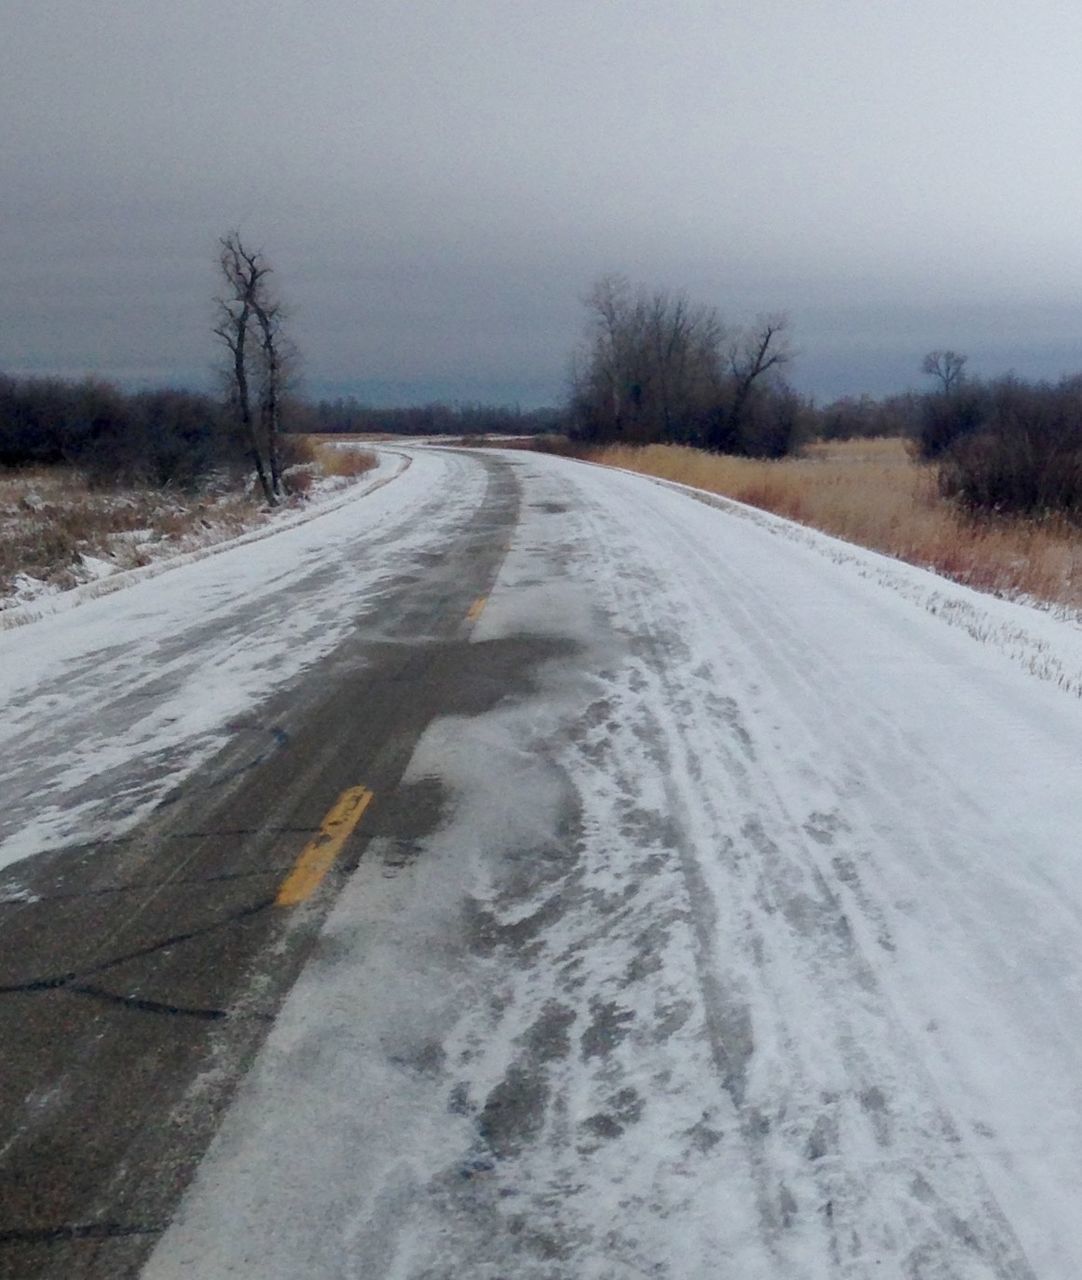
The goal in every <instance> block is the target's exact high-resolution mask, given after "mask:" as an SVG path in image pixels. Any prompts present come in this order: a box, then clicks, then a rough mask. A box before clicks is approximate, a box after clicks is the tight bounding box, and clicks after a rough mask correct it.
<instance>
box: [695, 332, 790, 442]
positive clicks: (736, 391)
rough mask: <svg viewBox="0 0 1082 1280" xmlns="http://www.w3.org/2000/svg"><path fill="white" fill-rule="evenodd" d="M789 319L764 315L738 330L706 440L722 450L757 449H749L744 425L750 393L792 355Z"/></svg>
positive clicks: (750, 397) (730, 350)
mask: <svg viewBox="0 0 1082 1280" xmlns="http://www.w3.org/2000/svg"><path fill="white" fill-rule="evenodd" d="M788 329H789V321H788V319H787V318H786V317H785V316H784V315H770V316H764V317H762V318H760V319H759V320H758V321H756V323H755V325H754V326H753V327H752V328H750V329H748V330H745V331H744V332H743V333H739V334H738V335H737V336H736V338H735V339H734V340H733V342H732V345H731V346H730V348H729V354H728V366H729V377H728V383H729V387H728V393H727V395H726V396H725V397H724V398H723V400H722V402H721V403H720V404H719V406H718V409H717V412H716V413H715V415H714V419H713V422H712V424H711V429H710V432H709V434H708V438H707V443H708V445H709V446H710V448H712V449H717V450H720V451H721V452H723V453H728V452H734V453H745V452H752V453H755V452H758V450H757V449H754V448H752V449H749V447H748V445H749V442H748V441H747V440H746V439H745V437H746V435H747V431H746V426H747V418H748V412H749V407H750V406H751V402H752V395H753V393H755V391H756V388H757V387H758V386H759V385H761V384H762V382H764V381H765V380H766V376H767V375H768V374H770V373H771V372H772V371H776V370H778V369H780V368H781V366H782V365H785V364H788V363H789V361H790V360H792V358H793V352H792V348H791V347H790V345H789V334H788Z"/></svg>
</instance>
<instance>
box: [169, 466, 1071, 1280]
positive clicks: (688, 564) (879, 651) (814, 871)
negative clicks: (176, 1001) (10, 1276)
mask: <svg viewBox="0 0 1082 1280" xmlns="http://www.w3.org/2000/svg"><path fill="white" fill-rule="evenodd" d="M509 465H513V466H515V467H516V468H517V470H518V474H519V476H520V479H521V480H522V482H523V489H524V504H523V510H524V519H523V522H522V524H521V526H520V528H519V532H518V535H517V537H516V540H515V542H514V545H513V546H512V548H511V551H510V554H509V555H508V557H507V560H506V562H505V564H504V568H503V570H502V572H501V575H500V578H499V581H498V583H497V586H496V589H495V590H494V592H493V594H492V597H491V599H490V601H489V604H488V607H487V608H486V610H485V612H484V614H483V615H482V617H481V620H480V622H479V624H478V626H477V628H476V630H475V631H474V634H473V640H474V643H475V644H477V645H481V646H483V645H486V644H493V645H495V644H501V643H507V642H508V641H517V642H521V643H522V645H523V646H524V649H523V652H524V655H529V654H531V653H532V655H533V656H532V658H528V656H524V662H526V663H527V665H528V668H529V669H528V671H526V672H525V673H524V675H525V677H526V678H524V680H523V682H522V689H523V690H524V691H522V692H518V693H515V694H514V695H513V696H509V697H508V698H507V699H505V701H504V702H503V703H502V704H500V705H499V706H498V707H497V708H496V709H495V710H492V711H489V712H487V713H485V714H484V715H479V716H473V717H461V718H455V719H447V720H441V721H438V722H436V723H435V724H433V725H432V726H431V728H430V729H429V731H428V733H427V734H426V735H425V737H424V738H423V739H422V742H421V743H420V745H419V747H418V750H417V752H416V754H415V756H414V759H413V761H412V763H411V766H410V773H409V777H408V780H407V781H408V783H409V784H412V785H416V786H419V787H432V786H436V785H438V786H439V787H441V788H442V789H443V794H444V798H445V804H444V809H443V817H442V820H441V822H440V824H439V827H438V829H437V830H435V831H434V832H432V833H431V834H429V835H427V836H425V837H422V838H420V839H418V840H416V841H410V842H405V843H404V842H402V841H398V840H394V839H391V838H381V839H378V840H375V841H373V843H372V845H371V846H370V848H369V850H368V852H367V854H366V856H365V858H364V860H363V861H362V863H361V866H360V868H359V870H358V872H357V873H356V875H355V876H354V877H353V879H352V881H351V882H350V884H349V885H348V886H347V888H346V889H345V891H344V892H343V894H342V896H341V898H340V899H339V901H338V903H337V905H336V907H335V909H334V911H333V912H332V914H331V916H330V918H329V920H328V922H327V925H326V927H325V930H324V934H323V937H322V939H321V943H320V947H319V949H318V952H317V956H316V959H315V961H314V962H313V963H312V964H311V965H310V966H309V968H308V969H307V970H306V972H305V973H304V975H303V976H302V978H301V981H300V982H299V984H298V985H297V987H296V988H295V990H294V992H293V993H292V995H291V996H290V998H289V1000H288V1001H287V1003H286V1006H285V1008H284V1010H283V1012H282V1014H281V1016H280V1018H279V1020H278V1022H277V1023H276V1025H275V1027H274V1029H273V1031H272V1033H271V1035H270V1038H269V1039H268V1041H267V1043H266V1045H265V1047H264V1049H263V1051H262V1053H261V1054H260V1056H259V1058H258V1059H257V1062H256V1064H255V1066H254V1068H253V1070H252V1072H251V1074H250V1075H249V1077H248V1079H247V1080H246V1082H245V1084H244V1086H243V1087H242V1089H241V1092H240V1095H239V1098H238V1101H237V1103H236V1104H235V1105H234V1108H233V1110H232V1111H231V1113H230V1114H229V1116H228V1117H227V1119H226V1122H225V1124H224V1126H223V1128H222V1130H221V1132H220V1133H219V1136H218V1138H217V1140H216V1141H215V1144H214V1145H213V1147H212V1148H211V1152H210V1154H209V1156H208V1158H207V1159H206V1160H205V1161H204V1164H203V1166H202V1168H201V1170H200V1173H199V1174H198V1176H197V1179H196V1182H195V1184H194V1185H193V1188H192V1190H191V1192H190V1194H189V1195H188V1197H187V1198H186V1200H185V1202H184V1204H183V1206H182V1209H181V1212H180V1214H179V1217H178V1219H177V1221H176V1222H175V1224H174V1226H173V1227H172V1229H171V1230H170V1231H169V1232H168V1233H167V1234H166V1236H165V1237H164V1238H163V1240H162V1242H161V1244H160V1245H159V1247H158V1249H157V1251H156V1253H155V1254H154V1257H153V1259H152V1261H151V1263H150V1265H149V1267H148V1269H147V1272H146V1275H147V1276H148V1277H149V1280H175V1278H177V1277H180V1276H192V1275H230V1276H238V1277H257V1276H258V1277H261V1278H262V1277H283V1278H284V1277H294V1276H297V1275H304V1276H306V1277H332V1276H333V1277H341V1276H360V1275H366V1276H367V1275H372V1276H380V1277H388V1278H394V1280H436V1278H439V1280H451V1278H452V1277H459V1276H464V1275H470V1276H478V1277H490V1278H492V1280H496V1278H497V1277H512V1276H513V1277H516V1280H518V1278H519V1277H523V1278H526V1280H567V1278H568V1277H575V1278H576V1280H580V1278H581V1280H603V1278H605V1280H607V1278H609V1277H612V1278H620V1280H622V1278H623V1277H638V1276H652V1277H659V1278H669V1280H699V1278H700V1277H702V1278H703V1280H705V1278H706V1277H710V1278H713V1277H716V1276H734V1277H740V1280H766V1278H767V1277H769V1278H770V1280H826V1278H827V1277H830V1278H832V1280H836V1278H837V1277H844V1278H847V1280H856V1278H857V1277H860V1278H861V1280H863V1278H864V1277H873V1276H874V1277H891V1278H895V1277H897V1278H901V1277H913V1278H916V1277H922V1278H929V1280H931V1278H937V1280H992V1278H996V1280H1021V1278H1023V1277H1025V1278H1026V1280H1035V1278H1036V1277H1040V1280H1075V1277H1077V1275H1078V1274H1079V1272H1080V1270H1082V1222H1080V1220H1079V1217H1078V1214H1077V1206H1076V1203H1075V1200H1076V1196H1075V1188H1076V1187H1077V1185H1078V1181H1079V1177H1080V1175H1082V1083H1080V1082H1082V1036H1080V1035H1079V1033H1078V1018H1077V1001H1078V992H1079V991H1080V990H1082V953H1080V950H1079V947H1078V935H1079V927H1080V925H1082V855H1080V854H1079V850H1078V842H1077V831H1078V827H1079V817H1080V805H1079V789H1078V781H1077V744H1078V741H1079V739H1080V731H1082V703H1080V702H1079V700H1078V698H1076V697H1074V696H1072V695H1069V694H1068V693H1066V692H1064V690H1063V689H1062V688H1057V687H1056V682H1055V681H1050V680H1047V679H1041V678H1035V676H1041V675H1043V674H1045V673H1044V672H1042V671H1037V670H1035V669H1031V668H1030V665H1029V664H1027V663H1026V662H1024V661H1022V662H1020V661H1019V656H1018V651H1017V648H1016V647H1015V646H1014V645H1013V641H1012V643H1008V644H1005V645H1001V644H1000V640H1001V639H1002V637H1003V636H1004V635H1007V634H1008V632H1009V634H1010V635H1012V636H1014V635H1015V633H1017V635H1021V636H1025V637H1031V638H1032V639H1033V640H1034V642H1035V643H1036V642H1039V643H1040V644H1041V645H1043V646H1044V651H1045V652H1047V653H1049V654H1051V655H1053V656H1054V657H1055V658H1056V660H1057V661H1059V662H1060V663H1061V664H1062V667H1063V669H1064V670H1070V671H1077V670H1078V669H1079V667H1080V666H1082V663H1080V662H1079V658H1080V653H1082V647H1080V644H1079V637H1078V633H1077V630H1076V629H1075V628H1073V627H1072V626H1070V625H1068V624H1066V623H1063V622H1057V621H1056V620H1055V619H1053V618H1050V617H1048V616H1046V615H1040V614H1037V613H1035V612H1034V611H1031V610H1026V609H1024V608H1022V607H1020V606H1017V605H1008V604H1004V603H1002V602H996V601H983V600H982V599H981V597H979V596H977V595H976V594H975V593H973V592H969V591H966V590H965V589H964V588H960V587H953V586H951V585H949V584H945V583H942V582H940V581H939V580H936V579H934V578H932V577H931V576H930V575H927V574H922V573H921V572H920V571H919V570H913V569H908V568H906V567H904V566H898V565H896V564H895V563H894V562H891V561H888V560H886V559H885V558H883V557H875V558H872V559H869V560H867V561H865V560H863V558H862V557H861V558H859V563H858V562H857V561H856V560H854V559H853V558H852V557H847V556H843V555H841V554H837V555H835V554H834V552H833V551H832V546H836V545H838V544H833V543H832V540H829V539H820V538H818V537H817V536H816V535H812V534H808V535H807V536H804V535H803V534H802V535H801V536H800V537H793V538H790V537H787V536H783V537H779V536H778V529H777V527H775V525H774V524H773V523H770V522H766V523H764V522H762V521H758V520H753V519H747V518H742V517H740V518H734V516H737V517H739V513H734V512H731V511H724V510H723V511H718V510H716V509H713V508H712V507H709V506H706V505H703V504H700V503H696V502H692V501H689V500H688V498H687V497H686V496H685V495H683V494H677V493H673V492H672V491H671V490H668V489H665V488H662V487H659V486H656V485H652V484H650V483H649V482H647V481H644V480H643V479H641V478H638V477H630V476H622V475H618V474H614V473H611V472H605V471H602V470H600V469H587V468H582V467H572V466H570V465H569V464H567V463H565V462H562V461H560V460H554V459H544V458H536V457H525V456H521V455H520V456H518V457H517V458H516V459H514V460H513V461H511V460H509ZM873 560H874V561H878V562H879V563H880V565H881V566H882V573H884V574H887V573H889V574H892V575H895V578H896V581H895V582H894V583H893V584H892V583H891V582H888V581H886V580H885V579H883V578H881V577H879V576H877V575H878V574H879V572H880V570H878V569H876V568H875V565H874V563H873ZM898 584H900V587H899V585H898ZM892 585H893V587H894V588H896V589H890V588H891V587H892ZM884 587H887V588H888V589H884ZM933 595H935V596H937V597H938V598H939V599H940V600H941V601H944V602H946V603H948V604H950V603H952V602H953V603H954V604H955V605H956V606H957V609H956V610H955V611H954V612H952V610H951V609H944V608H941V607H936V608H934V609H931V608H929V607H928V601H929V600H930V599H931V598H932V596H933ZM963 608H964V609H966V610H969V611H970V616H972V617H978V616H981V611H982V610H984V611H985V613H984V616H986V617H987V618H988V619H989V620H990V621H991V623H992V624H994V625H991V626H989V627H988V628H984V627H973V626H969V625H966V626H962V627H959V626H955V625H950V624H951V623H952V622H954V621H955V619H956V617H957V616H960V615H959V613H958V612H957V610H961V609H963ZM1003 627H1007V628H1008V630H1007V631H1003V630H1002V628H1003ZM1011 628H1014V630H1011ZM542 642H544V643H542ZM1027 643H1028V641H1027ZM546 645H548V647H547V648H546ZM530 646H534V647H533V648H532V649H531V648H530ZM553 646H555V647H553ZM546 655H547V656H546Z"/></svg>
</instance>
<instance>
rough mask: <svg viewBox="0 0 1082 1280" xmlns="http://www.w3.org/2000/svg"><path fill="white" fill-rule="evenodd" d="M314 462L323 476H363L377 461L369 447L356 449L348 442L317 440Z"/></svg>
mask: <svg viewBox="0 0 1082 1280" xmlns="http://www.w3.org/2000/svg"><path fill="white" fill-rule="evenodd" d="M314 454H315V462H316V466H318V467H319V469H320V471H321V472H322V473H323V474H324V475H325V476H348V477H356V476H363V475H364V474H365V473H366V472H368V471H371V470H372V468H373V467H375V466H376V465H377V463H378V461H379V459H378V458H377V457H376V455H375V454H374V453H373V452H372V451H371V449H357V448H354V447H351V446H350V445H348V444H338V443H335V444H331V443H328V442H317V443H316V444H315V446H314Z"/></svg>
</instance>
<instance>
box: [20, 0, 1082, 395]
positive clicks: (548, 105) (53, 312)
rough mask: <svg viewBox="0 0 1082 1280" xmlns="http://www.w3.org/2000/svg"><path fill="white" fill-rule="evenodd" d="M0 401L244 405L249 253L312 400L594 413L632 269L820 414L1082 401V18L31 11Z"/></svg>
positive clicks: (134, 2)
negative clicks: (578, 393)
mask: <svg viewBox="0 0 1082 1280" xmlns="http://www.w3.org/2000/svg"><path fill="white" fill-rule="evenodd" d="M0 36H2V38H0V107H2V111H3V119H4V121H5V131H4V139H3V141H2V143H0V156H2V162H0V173H2V175H3V182H2V183H0V206H2V208H3V217H2V219H0V266H2V278H3V280H4V289H3V291H2V293H0V369H2V370H5V371H8V372H18V373H34V372H40V373H59V374H64V375H82V374H84V373H94V374H97V375H100V376H103V377H109V378H114V379H118V380H121V381H125V382H128V383H141V382H151V383H155V382H174V383H177V382H181V383H189V384H200V383H203V384H205V383H207V382H209V381H210V379H211V377H212V370H213V367H214V362H215V358H216V352H215V349H214V345H213V341H212V339H211V336H210V327H211V325H210V315H211V297H212V295H213V293H214V290H215V287H216V286H215V281H214V274H213V259H214V248H215V241H216V238H217V236H218V235H220V234H222V233H224V232H225V231H226V230H228V229H229V228H230V227H233V226H239V227H241V228H242V230H243V231H244V232H245V234H246V235H247V236H248V237H249V238H250V239H251V240H253V241H255V242H257V243H259V244H260V245H262V246H263V247H264V248H265V249H266V250H267V252H268V254H269V256H270V257H271V259H272V261H273V262H274V263H275V264H276V266H277V268H278V272H279V282H280V286H281V289H282V291H283V293H284V295H285V296H286V298H287V299H288V300H289V301H290V303H291V304H292V306H293V310H294V313H295V314H294V332H295V336H296V338H297V341H298V343H299V345H300V347H301V349H302V352H303V355H304V359H305V370H306V375H307V384H308V387H309V390H311V391H313V392H318V393H323V392H332V393H349V392H354V393H356V394H358V395H360V396H361V397H362V398H368V399H371V400H373V401H375V402H398V403H402V402H409V401H416V400H423V399H429V398H435V397H442V398H449V399H460V400H462V399H484V400H502V401H512V400H518V401H520V402H522V403H523V404H538V403H545V402H553V401H556V400H558V399H559V398H560V397H561V396H562V394H563V390H564V378H565V370H566V367H567V360H568V356H569V353H570V350H571V348H572V347H573V345H574V343H575V341H576V338H577V336H578V334H579V331H580V328H581V324H582V318H583V312H582V308H581V303H580V298H581V296H582V294H583V293H584V292H585V291H586V289H587V288H588V287H589V285H590V283H591V281H592V280H593V279H594V278H596V277H597V276H598V275H599V274H601V273H602V272H606V271H613V270H619V271H623V272H625V273H626V274H627V275H629V276H630V277H631V278H633V279H635V280H641V281H643V282H644V283H647V284H649V285H651V286H662V287H671V288H678V289H686V290H687V291H688V293H689V294H690V295H691V296H692V297H693V298H695V299H697V300H701V301H704V302H710V303H713V304H715V305H717V306H718V307H719V308H720V309H721V311H722V313H723V315H724V316H725V317H726V318H727V319H728V320H729V321H730V322H732V323H734V324H735V323H739V322H740V321H741V320H749V319H751V318H752V317H753V316H754V315H755V313H757V312H768V311H769V312H772V311H778V310H785V311H788V313H789V314H790V316H791V318H792V320H793V324H794V331H795V339H796V344H797V346H798V348H799V351H800V358H799V360H798V361H797V363H796V364H795V365H794V366H793V369H792V378H793V381H794V383H795V384H796V385H797V386H798V387H799V388H800V389H802V390H805V391H808V392H811V393H814V394H817V395H819V396H833V395H838V394H842V393H859V392H861V391H864V390H869V391H872V392H882V391H888V390H894V389H899V388H901V387H904V386H906V385H912V384H914V383H917V382H919V380H920V375H919V371H918V368H919V361H920V356H921V355H922V354H923V352H924V351H926V350H928V349H929V348H931V347H935V346H944V345H946V346H952V347H955V348H958V349H962V350H966V351H968V352H969V353H970V356H971V361H970V364H971V368H973V369H974V370H975V371H977V372H984V373H997V372H1003V371H1006V370H1008V369H1014V370H1015V371H1017V372H1018V373H1020V374H1025V375H1028V376H1034V377H1055V376H1057V375H1058V374H1060V373H1063V372H1068V371H1074V370H1077V369H1079V368H1082V333H1080V329H1082V323H1080V322H1082V304H1080V299H1079V281H1080V277H1082V237H1079V235H1078V234H1077V230H1076V226H1075V218H1074V214H1075V211H1076V209H1077V208H1079V207H1080V205H1082V170H1080V169H1079V167H1078V165H1077V163H1075V157H1076V154H1077V150H1078V144H1079V138H1078V136H1077V135H1078V133H1079V131H1080V129H1082V124H1080V123H1079V122H1080V121H1082V80H1080V78H1079V77H1078V74H1077V58H1078V53H1079V50H1080V49H1082V9H1078V8H1075V7H1069V6H1067V5H1066V4H1063V3H1061V2H1060V0H1032V3H1030V4H1028V5H1026V6H1024V7H1023V6H1017V5H1014V4H1007V3H1005V0H983V2H982V3H977V2H976V0H958V2H957V3H955V4H953V5H951V6H949V7H946V8H945V7H944V6H942V5H941V4H938V3H936V4H933V3H932V2H931V0H911V3H910V4H908V5H906V6H904V7H903V6H886V5H869V4H867V3H866V0H805V2H804V3H802V4H801V5H799V6H797V5H794V4H792V3H791V0H756V3H754V4H753V3H751V2H750V0H669V2H668V3H666V4H660V3H657V0H547V2H546V3H545V4H544V5H536V4H530V3H528V2H527V0H457V2H456V3H455V4H453V5H448V4H446V3H443V2H442V0H411V3H409V4H402V3H400V2H399V0H363V2H362V3H358V2H357V0H306V2H303V3H302V2H301V0H243V2H242V3H239V4H236V5H232V6H222V5H220V4H217V3H213V2H212V0H185V3H184V4H183V5H178V6H164V5H158V4H156V3H153V2H152V0H95V3H94V4H93V5H88V4H86V3H85V0H35V3H34V4H32V5H31V4H21V3H18V2H17V0H8V2H7V3H0Z"/></svg>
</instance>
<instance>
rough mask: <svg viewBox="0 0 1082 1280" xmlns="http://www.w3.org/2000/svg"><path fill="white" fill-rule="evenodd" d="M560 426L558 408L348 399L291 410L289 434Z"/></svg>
mask: <svg viewBox="0 0 1082 1280" xmlns="http://www.w3.org/2000/svg"><path fill="white" fill-rule="evenodd" d="M560 425H561V414H560V411H559V410H558V409H529V410H524V409H519V408H517V407H508V406H505V405H486V404H441V403H435V404H423V405H413V406H410V407H407V408H404V409H376V408H373V407H372V406H371V405H366V404H362V403H361V402H360V401H359V400H357V399H355V398H354V397H353V396H349V397H346V398H344V399H338V400H319V401H317V402H316V403H315V404H306V403H300V404H296V405H294V406H293V412H292V414H291V422H290V426H289V428H288V429H289V430H291V431H320V432H334V433H337V432H350V433H361V434H366V435H367V434H372V433H377V432H385V433H387V434H389V435H401V436H479V435H489V434H491V435H539V434H541V433H543V432H549V431H555V430H557V429H558V428H559V427H560Z"/></svg>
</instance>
